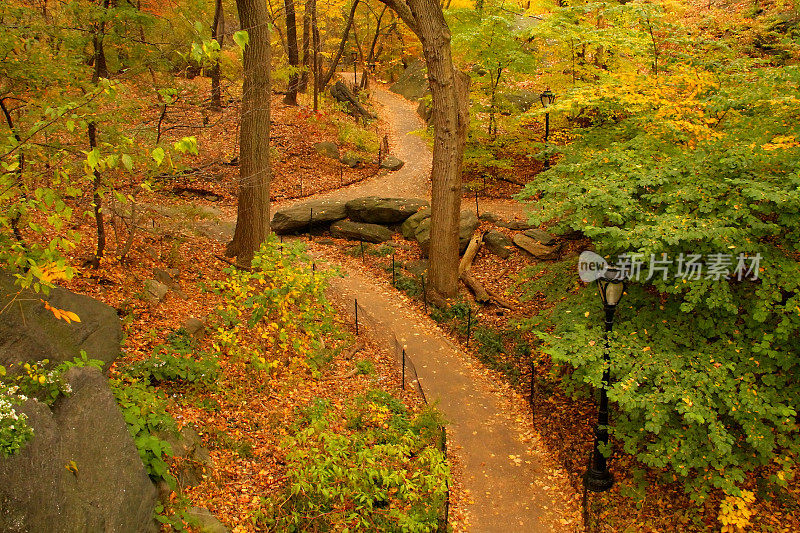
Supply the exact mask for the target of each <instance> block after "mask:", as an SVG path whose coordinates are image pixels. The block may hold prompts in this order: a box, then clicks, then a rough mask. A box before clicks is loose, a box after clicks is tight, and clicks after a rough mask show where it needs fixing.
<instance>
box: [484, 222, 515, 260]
mask: <svg viewBox="0 0 800 533" xmlns="http://www.w3.org/2000/svg"><path fill="white" fill-rule="evenodd" d="M483 242H484V244H486V249H487V250H489V251H490V252H491V253H493V254H494V255H496V256H498V257H500V258H501V259H508V256H510V255H511V250H512V249H513V243H512V242H511V239H509V238H508V237H506V236H505V235H504V234H502V233H500V232H499V231H497V230H496V229H492V230H489V231H487V232H486V234H485V235H484V236H483Z"/></svg>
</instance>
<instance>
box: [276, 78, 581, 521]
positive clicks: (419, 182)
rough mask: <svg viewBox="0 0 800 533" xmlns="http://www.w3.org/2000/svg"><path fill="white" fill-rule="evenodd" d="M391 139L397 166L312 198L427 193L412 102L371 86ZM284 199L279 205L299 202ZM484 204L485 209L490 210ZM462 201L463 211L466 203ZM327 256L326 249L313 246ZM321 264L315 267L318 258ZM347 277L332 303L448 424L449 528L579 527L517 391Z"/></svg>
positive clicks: (425, 158)
mask: <svg viewBox="0 0 800 533" xmlns="http://www.w3.org/2000/svg"><path fill="white" fill-rule="evenodd" d="M372 94H373V98H374V99H375V101H376V103H377V104H378V107H379V108H380V114H381V117H382V118H383V119H384V120H385V122H386V123H387V126H388V130H389V136H390V147H391V150H390V152H391V153H392V154H393V155H395V156H396V157H399V158H400V159H402V160H403V161H405V165H404V166H403V168H402V169H400V170H399V171H396V172H385V173H382V174H379V175H378V176H376V177H374V178H371V179H369V180H366V181H364V182H361V183H358V184H354V185H351V186H349V187H345V188H343V189H339V190H335V191H330V192H327V193H323V194H320V195H318V196H315V197H314V198H315V199H321V198H330V199H342V200H346V199H351V198H357V197H359V196H367V195H377V196H387V197H417V198H419V197H422V198H429V197H430V169H431V150H430V149H429V148H428V146H427V143H426V142H425V140H424V139H422V138H421V137H420V136H418V135H414V134H412V133H411V132H413V131H414V130H418V129H420V128H422V127H423V126H424V125H423V123H422V121H421V119H420V118H419V117H418V115H417V113H416V108H415V105H414V104H413V103H411V102H408V101H407V100H405V99H403V98H402V97H400V96H398V95H395V94H393V93H391V92H389V91H388V90H386V89H385V88H383V87H373V89H372ZM307 200H308V198H304V199H302V200H294V201H287V202H283V203H281V204H279V205H277V206H276V207H286V206H289V205H291V204H294V203H298V202H301V201H307ZM487 206H488V207H487ZM481 207H482V209H483V210H492V211H493V212H495V213H497V214H500V215H501V216H504V217H509V218H521V216H522V209H521V206H520V205H519V204H518V203H517V202H514V201H499V202H494V203H492V204H489V203H488V202H486V203H483V202H482V203H481ZM464 208H467V206H466V205H465V206H464ZM311 248H312V253H313V254H314V255H315V256H316V257H317V258H318V259H320V260H321V262H325V260H326V259H327V260H328V261H329V262H331V263H333V262H336V260H335V258H332V257H326V255H327V253H326V248H327V247H324V246H318V245H313V244H312V245H311ZM318 266H321V264H320V263H318ZM339 267H340V268H341V269H342V270H343V271H344V273H345V274H346V275H345V277H343V278H334V279H333V280H332V281H331V287H330V291H329V295H330V297H331V299H332V301H333V302H334V304H335V305H336V306H337V307H338V308H339V309H340V311H341V312H342V313H344V314H345V315H349V316H350V319H351V320H353V319H354V316H353V315H354V312H353V309H354V305H353V304H354V300H356V299H357V300H358V305H359V309H360V311H359V323H360V324H361V325H362V326H363V325H367V326H368V327H367V328H366V329H367V334H369V335H371V336H372V337H374V338H375V340H376V341H378V342H379V343H382V344H384V345H385V347H386V348H387V349H389V350H393V349H394V339H395V338H396V339H398V340H399V342H400V343H401V344H403V345H404V346H405V348H406V354H407V356H408V357H409V359H410V360H411V361H413V363H414V365H415V367H416V370H417V375H418V376H419V381H420V383H421V385H422V388H423V390H424V391H425V394H426V396H427V399H428V401H429V402H430V403H432V404H435V405H437V406H438V409H439V410H440V411H441V412H442V414H443V415H444V417H445V419H446V420H447V421H448V423H449V424H448V426H447V433H448V445H449V449H450V453H451V454H452V455H454V456H455V458H456V464H457V472H458V474H459V475H458V476H457V482H458V484H459V486H460V488H461V490H460V491H456V492H457V494H459V495H460V497H459V498H456V501H455V502H453V503H454V506H453V510H454V511H455V512H454V513H452V514H451V517H452V519H453V520H452V521H451V525H452V526H453V529H454V530H455V531H467V532H503V533H528V532H531V533H535V532H546V531H558V532H562V531H563V532H574V531H582V526H581V515H580V508H579V498H578V495H577V494H575V493H574V491H573V490H572V489H571V487H570V485H569V483H568V480H567V475H566V473H565V472H563V471H562V470H560V469H559V468H558V467H557V466H556V463H555V462H554V461H552V460H550V458H549V457H548V456H547V453H546V451H545V448H544V446H543V445H542V444H541V442H540V441H539V438H538V436H537V435H536V434H535V432H534V430H533V427H532V425H531V423H530V419H531V416H530V411H529V410H528V409H527V407H526V402H525V400H524V398H522V397H520V396H519V394H518V393H516V392H515V391H513V390H512V389H510V388H509V387H508V386H506V385H504V384H502V383H499V382H493V381H492V379H491V378H489V377H487V372H486V370H485V369H483V368H482V367H481V366H480V365H479V364H477V363H475V362H474V361H473V360H472V358H471V357H470V356H469V355H468V354H466V353H465V352H464V351H463V350H461V349H460V348H459V347H458V346H456V345H454V344H453V343H452V342H451V341H450V340H449V339H448V338H447V337H446V336H445V335H444V334H443V333H442V332H441V330H440V329H439V328H438V326H436V325H435V323H433V321H432V320H431V319H430V318H429V317H427V316H425V315H422V314H419V313H418V312H416V311H414V310H413V309H412V308H411V306H409V305H408V304H407V303H404V302H405V300H404V296H401V295H400V294H399V293H398V292H397V291H395V290H393V289H391V288H390V287H388V286H386V285H384V284H381V283H379V282H377V281H376V280H374V279H372V278H370V277H368V276H366V275H364V274H363V273H362V272H361V271H359V270H358V269H357V267H354V266H348V265H339Z"/></svg>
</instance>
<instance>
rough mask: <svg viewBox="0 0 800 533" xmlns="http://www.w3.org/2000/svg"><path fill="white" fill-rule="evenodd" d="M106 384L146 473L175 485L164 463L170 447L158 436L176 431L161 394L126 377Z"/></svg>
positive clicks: (170, 453) (170, 452)
mask: <svg viewBox="0 0 800 533" xmlns="http://www.w3.org/2000/svg"><path fill="white" fill-rule="evenodd" d="M109 384H110V386H111V391H112V392H113V393H114V396H115V397H116V399H117V403H118V404H119V407H120V409H121V410H122V416H123V418H124V419H125V423H126V424H127V425H128V431H129V432H130V434H131V436H133V441H134V443H136V448H137V450H138V451H139V457H141V459H142V463H144V466H145V468H147V472H148V474H150V477H152V478H153V479H155V480H159V479H161V480H164V481H166V482H167V484H169V486H170V487H172V488H175V483H176V481H175V478H174V477H173V476H172V474H170V473H169V466H168V465H167V462H166V459H168V458H169V457H171V456H172V453H173V452H172V447H171V446H170V444H169V443H168V442H167V441H165V440H163V439H161V438H159V437H158V435H164V434H165V433H175V432H177V426H176V424H175V420H174V419H173V418H172V417H171V416H170V415H169V414H168V413H167V410H166V406H167V402H166V398H165V396H164V393H163V392H159V391H157V390H155V389H153V388H152V387H148V386H147V385H145V384H144V383H142V382H140V381H130V380H129V379H122V378H116V379H111V380H109Z"/></svg>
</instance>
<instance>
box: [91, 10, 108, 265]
mask: <svg viewBox="0 0 800 533" xmlns="http://www.w3.org/2000/svg"><path fill="white" fill-rule="evenodd" d="M109 3H110V0H103V3H102V6H103V14H104V15H105V13H106V10H108V6H109ZM105 33H106V23H105V20H102V21H100V22H99V23H98V24H95V27H94V32H93V35H92V45H93V46H94V57H93V65H94V72H93V73H92V84H94V85H97V84H98V83H100V78H108V66H107V64H106V54H105V49H104V48H103V40H104V39H105ZM87 130H88V131H87V134H88V136H89V149H90V150H94V149H95V148H96V147H97V125H96V124H95V122H94V120H92V121H91V122H89V124H88V126H87ZM102 182H103V176H102V174H101V173H100V171H99V170H97V169H95V170H94V171H93V180H92V204H93V207H94V219H95V223H96V225H97V248H96V250H95V253H94V258H93V259H91V260H90V261H89V264H90V265H92V266H94V267H95V268H97V267H99V266H100V260H101V259H102V258H103V253H104V252H105V249H106V227H105V221H104V219H103V195H102V191H101V188H102Z"/></svg>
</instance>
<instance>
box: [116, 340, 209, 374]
mask: <svg viewBox="0 0 800 533" xmlns="http://www.w3.org/2000/svg"><path fill="white" fill-rule="evenodd" d="M167 342H168V344H167V345H161V346H157V347H156V348H155V350H154V351H153V355H151V356H150V357H148V358H147V359H144V360H143V361H139V362H136V363H132V364H130V365H128V367H127V368H125V373H126V374H128V375H130V376H132V377H136V378H140V379H142V380H144V381H149V382H150V383H152V384H157V383H161V382H182V383H197V384H203V385H209V384H211V383H213V382H215V381H216V379H217V376H218V374H219V362H218V361H217V358H216V357H215V356H212V355H210V354H207V353H203V352H197V350H196V347H195V342H194V339H192V337H191V335H189V334H188V333H186V330H184V329H183V328H179V329H177V330H175V331H173V332H172V333H170V334H169V335H168V336H167Z"/></svg>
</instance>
